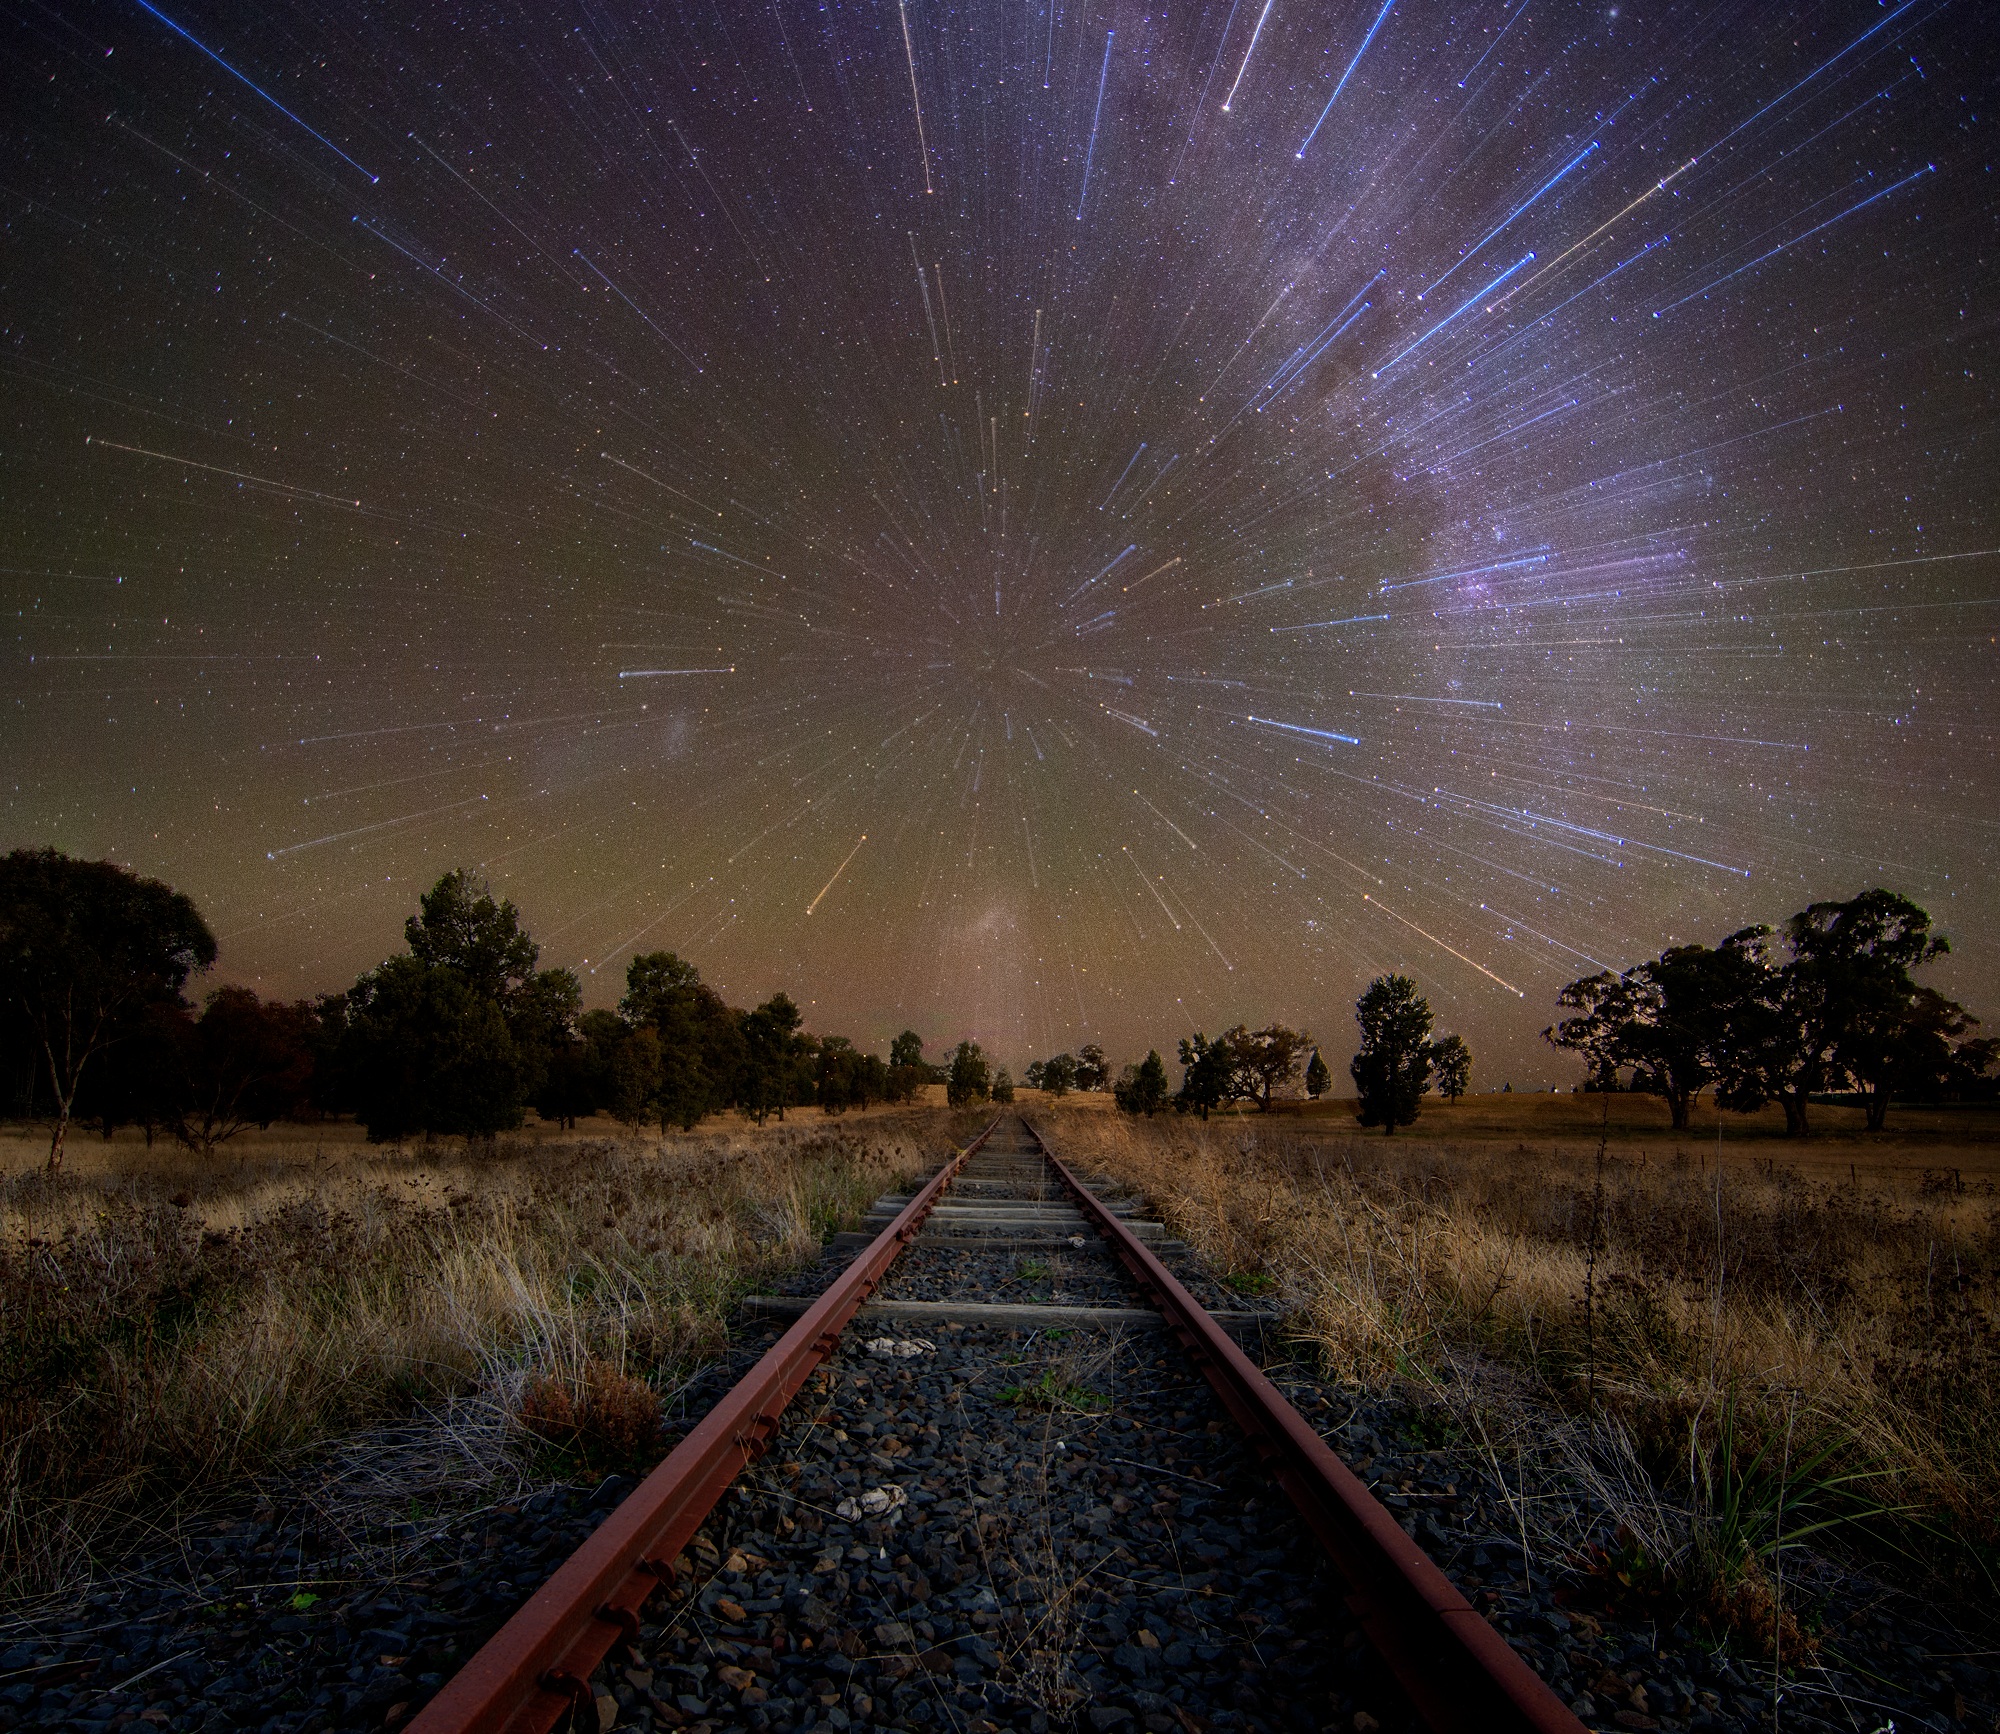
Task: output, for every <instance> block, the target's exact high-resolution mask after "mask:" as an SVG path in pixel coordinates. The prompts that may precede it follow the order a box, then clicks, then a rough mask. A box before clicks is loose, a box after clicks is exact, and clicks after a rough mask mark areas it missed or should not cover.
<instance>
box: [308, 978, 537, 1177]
mask: <svg viewBox="0 0 2000 1734" xmlns="http://www.w3.org/2000/svg"><path fill="white" fill-rule="evenodd" d="M348 1003H349V1016H348V1024H347V1029H346V1032H345V1034H344V1037H343V1040H342V1049H341V1063H342V1066H343V1068H344V1069H345V1071H346V1074H347V1077H348V1079H349V1084H350V1088H351V1090H352V1092H353V1098H354V1105H355V1111H356V1113H357V1114H358V1115H359V1116H360V1118H361V1122H362V1124H363V1125H365V1126H366V1127H367V1128H368V1136H369V1138H370V1140H371V1141H373V1142H375V1143H378V1144H380V1143H390V1142H396V1141H400V1140H401V1139H403V1138H407V1137H408V1136H410V1134H412V1133H413V1132H421V1133H423V1134H424V1135H425V1136H426V1137H437V1136H450V1135H454V1134H462V1135H464V1136H466V1137H490V1136H491V1135H492V1134H493V1133H495V1132H500V1131H505V1130H507V1129H508V1128H510V1127H513V1126H518V1125H519V1124H520V1123H521V1104H522V1099H523V1095H524V1092H523V1090H522V1088H521V1083H522V1080H521V1073H520V1057H519V1050H518V1049H517V1048H516V1046H515V1044H514V1038H513V1036H512V1034H511V1033H510V1032H509V1031H508V1028H507V1019H506V1016H505V1014H504V1013H503V1012H502V1011H501V1009H500V1006H499V1004H498V1003H497V1002H496V1001H495V1000H493V999H491V998H490V997H488V996H487V995H485V994H483V993H480V992H477V991H476V990H475V989H474V988H473V987H472V986H471V984H470V983H468V982H467V981H466V979H465V978H464V977H463V976H462V975H460V974H459V972H458V971H457V970H456V969H453V968H451V967H450V966H449V965H446V964H431V963H425V962H424V961H423V960H422V959H421V958H418V957H413V956H411V955H409V954H407V953H405V954H402V955H399V956H396V957H392V958H390V959H389V960H388V961H387V962H386V963H384V964H382V966H381V967H380V968H378V969H374V970H370V971H369V973H368V974H366V975H364V976H363V977H362V978H361V979H360V980H359V981H358V982H356V983H355V984H354V986H353V987H352V988H351V989H349V991H348Z"/></svg>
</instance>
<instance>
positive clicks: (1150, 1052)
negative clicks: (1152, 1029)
mask: <svg viewBox="0 0 2000 1734" xmlns="http://www.w3.org/2000/svg"><path fill="white" fill-rule="evenodd" d="M1111 1097H1112V1100H1113V1101H1115V1102H1116V1103H1117V1104H1118V1106H1119V1107H1121V1108H1123V1109H1124V1110H1125V1112H1126V1113H1128V1114H1145V1115H1147V1116H1149V1117H1150V1116H1152V1115H1154V1114H1157V1113H1158V1112H1159V1111H1160V1110H1161V1109H1162V1108H1164V1107H1165V1106H1166V1105H1167V1068H1166V1067H1165V1066H1164V1065H1163V1064H1162V1063H1161V1061H1160V1055H1159V1050H1158V1049H1156V1048H1148V1049H1147V1050H1146V1057H1145V1059H1144V1060H1142V1061H1141V1062H1140V1063H1139V1064H1138V1065H1136V1066H1127V1067H1126V1068H1125V1075H1124V1076H1123V1077H1121V1078H1120V1079H1119V1080H1118V1082H1117V1083H1116V1084H1114V1085H1112V1087H1111Z"/></svg>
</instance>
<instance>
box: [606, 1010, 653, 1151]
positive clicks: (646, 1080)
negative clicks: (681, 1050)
mask: <svg viewBox="0 0 2000 1734" xmlns="http://www.w3.org/2000/svg"><path fill="white" fill-rule="evenodd" d="M665 1074H666V1064H665V1058H664V1055H663V1054H662V1052H661V1049H660V1032H659V1030H658V1029H656V1028H655V1027H654V1026H653V1025H652V1024H641V1025H640V1026H639V1027H638V1028H637V1029H636V1030H633V1029H628V1030H626V1031H625V1032H624V1033H623V1034H622V1035H621V1036H620V1038H619V1040H618V1043H617V1045H616V1046H615V1047H614V1048H613V1049H612V1050H611V1069H610V1076H609V1079H608V1082H609V1084H610V1091H609V1102H608V1105H609V1107H610V1109H611V1112H612V1113H613V1114H615V1115H616V1116H617V1117H618V1118H619V1119H620V1120H622V1121H623V1122H624V1123H625V1124H626V1125H627V1126H630V1127H631V1128H632V1129H633V1130H634V1131H637V1130H638V1128H639V1127H640V1126H642V1125H644V1124H645V1122H646V1120H647V1118H648V1117H649V1116H650V1115H651V1114H652V1112H653V1110H654V1106H655V1104H656V1103H657V1102H658V1101H659V1097H660V1084H661V1081H662V1079H663V1078H664V1077H665Z"/></svg>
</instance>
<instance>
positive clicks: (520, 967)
mask: <svg viewBox="0 0 2000 1734" xmlns="http://www.w3.org/2000/svg"><path fill="white" fill-rule="evenodd" d="M403 941H404V943H405V944H406V945H408V946H409V948H410V955H411V956H412V957H414V958H415V959H416V960H417V961H418V962H419V963H425V964H430V965H433V966H439V967H443V968H446V969H451V970H455V971H456V972H457V974H458V977H459V979H460V980H461V981H463V982H464V983H465V985H466V986H467V987H468V988H470V989H471V990H472V991H473V992H474V993H475V994H477V995H478V996H479V997H480V998H482V999H489V1000H492V1001H493V1002H494V1003H495V1004H498V1005H502V1006H504V1005H506V1004H507V1003H508V1002H509V1001H511V1000H512V999H513V998H514V997H515V995H516V994H518V993H520V992H521V990H522V989H523V988H525V987H526V986H527V984H528V982H529V979H530V978H531V977H532V976H533V975H534V973H535V962H536V959H537V958H538V957H539V956H540V955H541V949H540V947H539V946H537V945H536V944H535V942H534V941H533V940H532V939H530V938H529V937H528V935H527V934H525V933H523V932H522V931H521V917H520V912H519V911H518V910H517V909H515V907H514V905H513V904H512V903H511V902H500V903H496V902H494V900H493V893H492V892H491V891H490V890H489V889H488V888H487V886H486V884H485V882H484V881H482V880H478V879H475V878H474V877H473V876H472V874H471V873H470V872H469V871H468V870H467V869H465V868H463V867H460V868H456V869H454V870H453V871H452V872H450V873H447V874H446V875H445V876H444V877H443V878H442V879H440V880H439V881H438V882H437V883H436V884H435V885H433V886H432V887H431V888H430V890H428V891H426V892H425V893H424V894H423V895H422V896H421V897H420V898H418V899H417V913H416V914H415V915H412V916H411V917H410V918H409V920H407V921H406V922H404V923H403Z"/></svg>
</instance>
